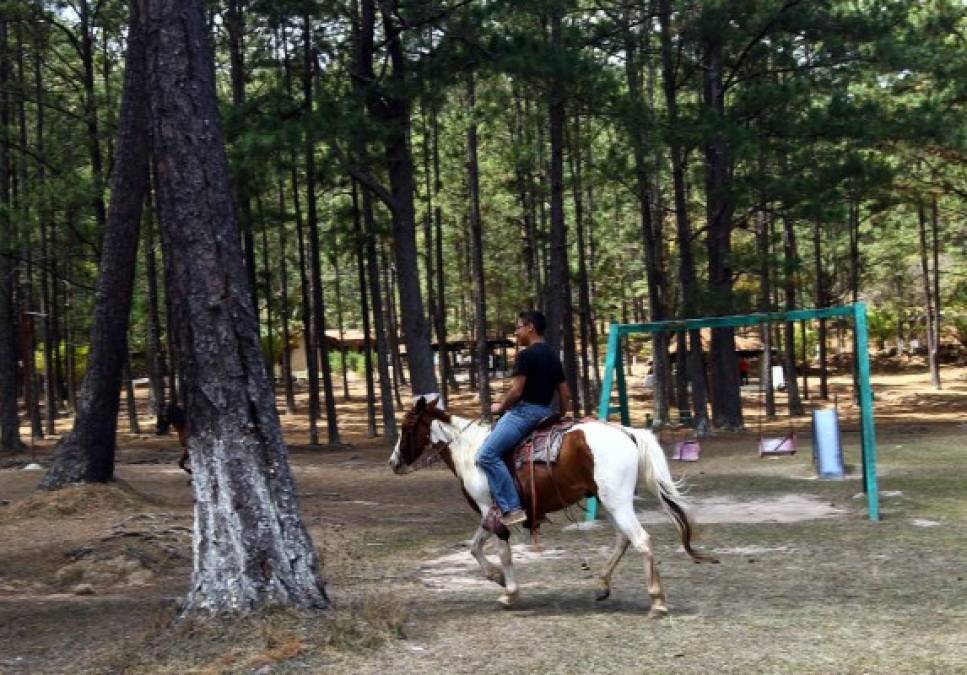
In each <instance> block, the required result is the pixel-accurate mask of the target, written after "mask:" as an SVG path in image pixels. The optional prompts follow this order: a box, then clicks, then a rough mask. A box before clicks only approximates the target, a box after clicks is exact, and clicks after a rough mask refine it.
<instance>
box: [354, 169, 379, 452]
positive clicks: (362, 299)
mask: <svg viewBox="0 0 967 675" xmlns="http://www.w3.org/2000/svg"><path fill="white" fill-rule="evenodd" d="M352 188H353V235H354V236H353V248H354V249H355V252H356V269H357V273H358V275H359V306H360V307H359V309H360V314H361V315H362V317H363V359H364V361H365V364H366V436H367V437H368V438H375V437H376V435H377V432H376V385H375V382H374V377H373V345H372V339H371V338H370V323H369V298H367V297H366V291H367V288H366V266H365V263H364V254H363V240H364V238H365V233H364V232H363V219H362V211H361V208H360V203H359V185H358V184H357V182H356V180H355V179H353V180H352Z"/></svg>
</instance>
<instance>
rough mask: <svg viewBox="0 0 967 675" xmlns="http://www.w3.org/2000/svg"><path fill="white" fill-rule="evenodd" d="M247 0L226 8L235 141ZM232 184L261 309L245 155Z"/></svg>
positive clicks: (241, 115)
mask: <svg viewBox="0 0 967 675" xmlns="http://www.w3.org/2000/svg"><path fill="white" fill-rule="evenodd" d="M244 5H245V2H244V0H228V3H227V6H226V12H225V29H226V32H227V33H228V65H229V72H230V75H231V81H232V107H233V108H234V111H233V115H232V118H231V119H232V124H231V125H230V126H229V128H228V133H227V136H228V143H229V145H233V144H235V143H236V142H237V141H238V139H239V136H241V133H242V126H243V124H244V120H245V80H246V74H245V51H244V47H245V45H244V40H245V17H244V11H245V10H244ZM233 168H234V176H233V179H234V180H233V181H232V183H233V185H234V188H235V189H234V192H233V194H234V195H235V199H234V202H235V208H236V209H237V212H238V220H239V227H240V229H241V230H242V242H243V246H244V249H245V271H246V272H247V273H248V276H247V278H248V284H249V289H250V290H249V292H250V293H251V294H252V306H253V307H255V308H256V309H258V306H259V301H258V285H257V283H256V278H255V277H256V275H255V232H254V230H255V228H254V225H253V221H252V204H251V201H250V200H249V175H248V167H247V166H246V159H245V158H243V157H239V158H238V160H237V161H236V162H235V166H234V167H233Z"/></svg>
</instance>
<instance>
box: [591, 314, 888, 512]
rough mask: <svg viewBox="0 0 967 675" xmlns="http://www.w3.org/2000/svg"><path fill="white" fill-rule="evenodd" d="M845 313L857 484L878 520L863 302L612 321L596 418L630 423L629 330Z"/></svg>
mask: <svg viewBox="0 0 967 675" xmlns="http://www.w3.org/2000/svg"><path fill="white" fill-rule="evenodd" d="M836 318H846V319H852V320H853V332H854V341H855V350H856V351H855V354H856V376H857V377H856V379H857V386H858V387H859V396H858V399H859V405H860V433H861V437H862V452H863V489H864V491H865V492H866V504H867V513H868V515H869V519H870V520H872V521H878V520H879V519H880V502H879V492H878V491H877V489H878V488H877V480H876V435H875V430H874V424H873V390H872V388H871V386H870V355H869V349H868V342H869V330H868V327H867V320H866V303H863V302H857V303H853V304H851V305H841V306H838V307H823V308H820V309H799V310H794V311H789V312H763V313H759V314H741V315H734V316H715V317H704V318H698V319H681V320H675V321H651V322H647V323H623V324H622V323H612V324H611V328H610V331H609V333H608V355H607V358H606V359H605V363H604V373H603V377H602V380H601V395H600V399H599V402H598V419H600V420H604V421H606V420H607V419H608V417H610V416H611V415H615V414H617V415H618V416H619V419H620V420H621V424H623V425H625V426H630V425H631V419H630V415H629V411H628V390H627V384H626V382H625V372H624V365H623V363H622V359H621V340H622V338H624V337H625V336H627V335H632V334H635V333H651V334H653V333H674V332H678V331H683V330H694V329H698V328H737V327H740V326H756V325H759V324H763V323H785V322H795V321H812V320H815V319H836ZM614 389H617V394H618V404H617V405H612V403H611V398H612V390H614ZM597 511H598V503H597V500H596V499H595V498H594V497H591V498H589V499H588V503H587V507H586V519H587V520H594V519H595V518H597Z"/></svg>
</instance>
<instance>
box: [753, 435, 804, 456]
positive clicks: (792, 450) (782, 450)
mask: <svg viewBox="0 0 967 675" xmlns="http://www.w3.org/2000/svg"><path fill="white" fill-rule="evenodd" d="M795 454H796V438H795V436H793V435H792V434H789V435H788V436H783V437H782V438H760V439H759V457H765V456H766V455H795Z"/></svg>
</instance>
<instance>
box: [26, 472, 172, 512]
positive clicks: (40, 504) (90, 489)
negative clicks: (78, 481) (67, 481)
mask: <svg viewBox="0 0 967 675" xmlns="http://www.w3.org/2000/svg"><path fill="white" fill-rule="evenodd" d="M152 505H154V502H153V500H151V499H149V498H148V497H147V496H146V495H144V494H141V493H140V492H138V491H137V490H135V489H134V488H132V487H131V486H130V485H128V484H127V483H125V482H124V481H115V482H114V483H110V484H107V485H104V484H100V483H98V484H88V485H76V486H72V487H67V488H63V489H61V490H54V491H52V492H46V491H38V492H34V493H33V494H31V495H30V496H29V497H27V498H26V499H24V500H23V501H22V502H20V503H18V504H15V505H14V506H13V508H12V509H11V511H10V512H11V514H12V515H13V516H15V517H21V518H48V517H51V516H54V517H56V516H73V515H78V514H86V513H93V512H96V511H124V512H129V511H138V510H142V509H144V508H145V507H146V506H152Z"/></svg>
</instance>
